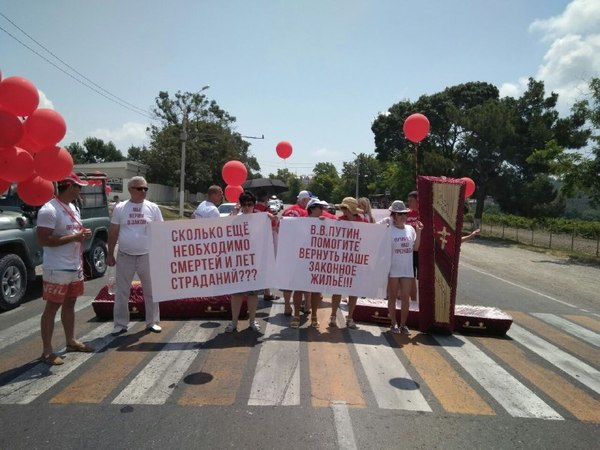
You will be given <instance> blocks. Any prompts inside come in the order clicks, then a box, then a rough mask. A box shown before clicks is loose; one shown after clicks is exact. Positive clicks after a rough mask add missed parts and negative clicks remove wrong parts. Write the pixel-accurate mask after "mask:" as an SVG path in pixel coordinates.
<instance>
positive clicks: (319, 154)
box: [0, 0, 600, 174]
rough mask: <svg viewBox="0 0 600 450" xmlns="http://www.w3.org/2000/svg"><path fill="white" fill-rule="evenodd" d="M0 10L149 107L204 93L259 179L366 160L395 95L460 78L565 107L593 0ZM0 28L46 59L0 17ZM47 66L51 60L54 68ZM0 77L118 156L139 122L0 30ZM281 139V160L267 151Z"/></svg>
mask: <svg viewBox="0 0 600 450" xmlns="http://www.w3.org/2000/svg"><path fill="white" fill-rule="evenodd" d="M0 12H1V13H2V14H4V15H6V16H7V17H8V18H9V19H10V20H11V21H13V22H14V23H15V24H17V25H18V26H19V27H21V28H22V29H23V30H25V31H26V32H27V33H28V34H30V35H31V36H32V37H34V38H35V39H36V40H37V41H39V42H40V43H42V44H43V45H44V46H45V47H47V48H48V49H50V50H51V51H52V52H53V53H55V54H56V55H57V56H59V57H60V58H61V59H63V60H64V61H66V62H68V63H69V64H70V65H71V66H73V67H74V68H76V69H77V70H78V71H79V72H81V73H83V74H84V75H86V76H87V77H88V78H90V79H91V80H93V81H94V82H95V83H97V84H99V85H100V86H102V87H103V88H105V89H107V90H108V91H110V92H112V93H113V94H115V95H117V96H119V97H121V98H123V99H125V100H127V101H128V102H130V103H132V104H134V105H136V106H138V107H140V108H142V109H145V110H148V111H149V110H150V108H152V106H153V104H154V98H155V97H156V95H157V94H158V92H159V91H161V90H167V91H169V92H174V91H177V90H181V91H196V90H199V89H200V88H201V87H202V86H204V85H206V84H210V86H211V87H210V89H209V90H208V91H206V93H207V94H208V96H209V98H212V99H215V100H216V101H217V102H218V103H219V104H220V105H221V107H223V108H225V109H226V110H227V111H229V112H230V113H231V114H233V115H234V116H236V117H237V119H238V120H237V130H238V131H239V132H240V133H242V134H245V135H253V136H256V135H259V136H260V135H261V134H264V135H265V139H264V140H258V141H251V142H252V147H251V150H252V152H253V154H254V155H255V156H256V157H257V158H258V160H259V163H260V164H261V167H262V172H263V173H264V174H267V173H269V172H275V171H276V169H277V168H282V167H284V166H287V167H288V168H289V169H291V170H293V171H296V172H297V173H298V174H307V173H310V171H311V169H312V168H313V167H314V164H315V163H316V162H319V161H329V162H333V163H334V164H336V166H337V167H338V168H341V166H342V163H343V161H349V160H352V159H353V158H354V156H353V154H352V152H355V153H359V152H363V153H372V152H373V148H374V144H373V134H372V132H371V129H370V127H371V122H372V121H373V119H374V117H376V116H377V114H379V113H381V112H384V111H386V110H387V109H388V108H389V107H390V106H391V105H392V104H394V103H395V102H397V101H399V100H402V99H411V100H415V99H416V98H417V97H419V96H420V95H422V94H430V93H434V92H438V91H440V90H443V89H444V88H445V87H447V86H451V85H454V84H458V83H464V82H468V81H487V82H490V83H493V84H495V85H497V86H498V87H499V88H501V93H502V94H504V95H519V93H520V92H522V89H523V86H524V83H525V81H526V79H527V77H530V76H533V77H536V78H538V79H543V80H544V81H545V82H546V85H547V87H548V88H549V89H553V90H556V91H557V92H559V93H560V94H561V98H562V99H563V101H562V103H561V108H562V109H563V111H566V110H567V108H568V105H569V104H570V102H572V101H573V99H575V98H578V96H581V95H582V93H583V92H584V86H585V81H586V80H588V79H589V78H591V77H592V76H599V74H600V2H598V1H596V0H573V1H566V0H562V1H559V0H538V1H533V0H486V1H483V0H462V1H459V0H457V1H448V0H445V1H442V0H435V1H434V0H431V1H420V2H415V1H401V0H372V1H367V0H364V1H352V0H348V1H341V0H340V1H327V0H305V1H292V0H280V1H265V0H254V1H242V0H235V1H234V0H231V1H224V0H213V1H198V0H197V1H191V0H189V1H188V0H173V1H171V2H164V1H157V0H144V1H142V0H136V1H134V0H129V1H126V0H120V1H116V0H104V1H90V0H77V1H74V0H70V1H67V0H56V1H52V2H48V1H42V0H37V1H25V0H23V1H19V2H16V1H8V0H5V1H3V2H2V4H1V6H0ZM0 27H2V28H3V29H5V30H6V31H9V32H10V33H11V34H13V35H15V36H16V37H17V38H19V39H20V40H22V41H23V42H25V43H26V44H28V45H30V46H31V47H32V48H35V49H36V50H37V51H39V52H40V53H42V54H44V55H45V56H47V57H48V58H50V59H53V58H52V57H51V56H50V55H48V54H46V53H45V52H44V51H43V50H42V49H40V48H39V47H37V45H36V44H35V43H33V42H32V41H30V40H29V39H28V38H27V37H26V36H25V35H23V34H22V33H21V32H20V31H19V30H18V29H16V28H15V27H14V26H13V25H12V24H11V23H10V22H9V21H7V20H6V18H4V17H2V16H0ZM59 65H60V64H59ZM0 69H1V70H2V72H3V76H5V77H6V76H10V75H21V76H24V77H26V78H29V79H30V80H31V81H33V82H34V83H35V84H36V86H37V87H38V89H39V90H40V91H42V92H43V94H44V96H45V97H46V98H47V100H46V101H47V102H49V104H50V105H52V107H54V109H56V110H58V111H59V112H60V113H61V114H62V115H63V116H64V117H65V120H66V121H67V126H68V132H67V136H66V137H65V139H64V140H63V142H62V144H64V145H66V144H68V143H70V142H73V141H81V140H83V139H84V138H85V137H87V136H97V137H100V138H102V139H105V140H112V141H113V142H115V144H116V145H117V147H118V148H119V149H120V150H122V151H123V152H125V150H126V149H127V147H128V146H129V145H130V144H135V145H141V144H143V143H145V142H147V138H146V137H145V133H144V130H145V127H146V125H147V124H148V122H149V120H148V119H147V118H145V117H144V116H142V115H139V114H136V113H134V112H132V111H129V110H127V109H124V108H122V107H120V106H118V105H116V104H115V103H112V102H110V101H108V100H106V99H105V98H103V97H102V96H100V95H98V94H96V93H95V92H92V91H91V90H89V89H87V88H85V87H84V86H81V85H80V84H78V83H77V82H75V81H74V80H73V79H72V78H70V77H68V76H66V75H65V74H64V73H62V72H60V71H59V70H57V69H56V68H54V67H53V66H51V65H50V64H48V63H47V62H46V61H44V60H43V59H41V58H40V57H39V56H37V55H35V54H34V53H32V52H31V51H30V50H28V49H26V48H24V47H23V46H22V45H21V44H19V43H18V42H16V41H15V40H13V39H12V38H11V37H9V36H8V35H7V34H6V33H4V32H3V31H2V30H0ZM280 140H288V141H290V142H291V143H292V144H293V146H294V153H293V155H292V156H291V158H289V159H288V160H287V161H286V163H285V165H284V162H283V160H281V159H280V158H278V157H277V155H276V153H275V145H276V144H277V142H278V141H280Z"/></svg>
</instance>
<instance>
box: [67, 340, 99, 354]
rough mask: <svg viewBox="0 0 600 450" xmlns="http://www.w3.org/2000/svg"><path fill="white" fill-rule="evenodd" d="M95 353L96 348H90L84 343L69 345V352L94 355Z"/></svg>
mask: <svg viewBox="0 0 600 450" xmlns="http://www.w3.org/2000/svg"><path fill="white" fill-rule="evenodd" d="M94 351H95V349H94V347H90V346H89V345H87V344H85V343H83V342H78V343H77V344H75V345H67V352H81V353H93V352H94Z"/></svg>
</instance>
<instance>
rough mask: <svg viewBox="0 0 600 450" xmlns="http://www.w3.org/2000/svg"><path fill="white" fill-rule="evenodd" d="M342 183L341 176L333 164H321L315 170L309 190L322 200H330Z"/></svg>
mask: <svg viewBox="0 0 600 450" xmlns="http://www.w3.org/2000/svg"><path fill="white" fill-rule="evenodd" d="M339 182H340V176H339V174H338V172H337V169H336V168H335V166H334V165H333V164H332V163H325V162H320V163H317V164H316V165H315V167H314V169H313V178H312V180H311V182H310V183H309V185H308V189H309V190H310V191H311V192H312V193H313V194H314V195H316V196H317V197H319V198H320V199H322V200H328V201H329V200H330V199H331V198H332V194H333V192H334V190H335V189H336V188H337V186H338V184H339Z"/></svg>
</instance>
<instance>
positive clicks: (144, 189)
mask: <svg viewBox="0 0 600 450" xmlns="http://www.w3.org/2000/svg"><path fill="white" fill-rule="evenodd" d="M131 189H135V190H136V191H139V192H142V191H144V192H148V188H147V187H132V188H131Z"/></svg>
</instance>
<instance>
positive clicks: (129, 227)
mask: <svg viewBox="0 0 600 450" xmlns="http://www.w3.org/2000/svg"><path fill="white" fill-rule="evenodd" d="M162 221H163V217H162V214H161V212H160V209H159V208H158V206H157V205H156V204H155V203H152V202H149V201H148V200H144V201H143V202H142V203H133V202H131V201H129V200H127V201H125V202H121V203H119V204H118V205H117V206H115V210H114V211H113V214H112V217H111V220H110V222H111V223H114V224H117V225H119V239H118V241H119V251H120V252H123V253H126V254H128V255H145V254H147V253H148V252H149V251H150V235H149V233H150V226H149V224H150V222H162Z"/></svg>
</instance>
